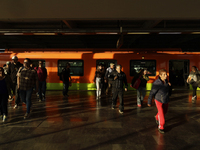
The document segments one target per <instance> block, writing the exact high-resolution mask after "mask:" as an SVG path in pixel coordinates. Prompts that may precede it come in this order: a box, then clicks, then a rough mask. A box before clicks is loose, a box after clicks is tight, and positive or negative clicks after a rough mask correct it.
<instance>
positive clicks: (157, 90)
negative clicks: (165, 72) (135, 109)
mask: <svg viewBox="0 0 200 150" xmlns="http://www.w3.org/2000/svg"><path fill="white" fill-rule="evenodd" d="M169 95H170V87H169V84H168V80H167V79H166V80H165V83H163V81H162V80H161V79H160V77H159V78H158V79H157V80H156V81H155V82H154V83H153V86H152V89H151V92H150V94H149V98H148V104H151V102H152V98H153V96H154V97H155V100H157V101H159V102H161V103H168V102H169Z"/></svg>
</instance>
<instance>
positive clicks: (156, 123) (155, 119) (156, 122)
mask: <svg viewBox="0 0 200 150" xmlns="http://www.w3.org/2000/svg"><path fill="white" fill-rule="evenodd" d="M154 118H155V120H156V124H157V125H159V122H158V120H157V119H156V116H154Z"/></svg>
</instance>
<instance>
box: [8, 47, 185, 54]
mask: <svg viewBox="0 0 200 150" xmlns="http://www.w3.org/2000/svg"><path fill="white" fill-rule="evenodd" d="M8 51H13V52H17V51H54V52H55V51H58V52H59V51H92V52H94V51H95V52H104V51H112V52H115V51H127V52H144V53H146V52H157V51H163V52H164V51H171V52H182V50H181V49H180V48H122V49H116V48H10V49H9V50H8Z"/></svg>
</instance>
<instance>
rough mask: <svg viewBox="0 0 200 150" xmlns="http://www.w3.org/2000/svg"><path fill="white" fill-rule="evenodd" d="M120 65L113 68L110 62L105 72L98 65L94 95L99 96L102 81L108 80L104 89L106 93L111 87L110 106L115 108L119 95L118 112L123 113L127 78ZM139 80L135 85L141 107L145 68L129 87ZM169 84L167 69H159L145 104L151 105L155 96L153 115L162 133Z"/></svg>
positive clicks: (147, 78) (145, 80)
mask: <svg viewBox="0 0 200 150" xmlns="http://www.w3.org/2000/svg"><path fill="white" fill-rule="evenodd" d="M121 69H122V66H121V65H116V69H114V64H110V67H109V68H107V69H106V72H105V73H104V71H103V70H102V66H101V65H99V66H98V67H97V70H96V72H95V78H94V82H95V83H96V88H97V91H96V96H97V99H98V98H100V96H101V90H102V86H103V84H104V83H103V82H104V79H105V82H108V88H107V89H106V94H107V92H108V90H109V88H112V105H111V108H112V109H115V107H116V103H117V98H118V97H119V103H120V105H119V113H120V114H123V112H124V99H123V92H124V89H123V87H124V84H125V91H127V87H128V85H127V79H126V74H125V73H124V72H123V71H121ZM138 79H139V80H140V82H139V86H138V87H137V106H138V107H141V106H142V104H143V100H144V97H145V95H146V84H147V81H148V80H149V77H148V75H147V70H145V69H142V70H141V71H140V72H139V73H138V74H137V75H136V76H135V77H134V78H133V80H132V82H131V87H133V84H134V83H135V82H136V81H137V80H138ZM170 86H171V84H170V83H169V82H168V80H167V71H166V70H165V69H161V70H160V71H159V78H158V79H157V80H156V81H155V82H154V83H153V86H152V89H151V91H150V94H149V98H148V103H147V105H148V106H149V107H151V103H152V98H153V96H154V97H155V103H156V107H157V109H158V113H157V114H156V116H155V120H156V123H157V124H158V130H159V132H160V133H164V124H165V117H164V116H165V114H166V113H167V110H168V102H169V95H170V92H169V89H170Z"/></svg>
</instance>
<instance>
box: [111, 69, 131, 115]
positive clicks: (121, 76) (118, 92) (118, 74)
mask: <svg viewBox="0 0 200 150" xmlns="http://www.w3.org/2000/svg"><path fill="white" fill-rule="evenodd" d="M121 69H122V67H121V65H117V66H116V70H115V71H113V72H112V75H113V76H114V81H113V97H112V109H115V106H116V104H117V97H119V103H120V105H119V113H120V114H123V113H124V98H123V86H124V84H125V91H127V87H128V84H127V79H126V74H125V73H124V72H122V71H121Z"/></svg>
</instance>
